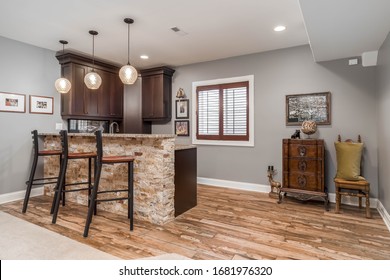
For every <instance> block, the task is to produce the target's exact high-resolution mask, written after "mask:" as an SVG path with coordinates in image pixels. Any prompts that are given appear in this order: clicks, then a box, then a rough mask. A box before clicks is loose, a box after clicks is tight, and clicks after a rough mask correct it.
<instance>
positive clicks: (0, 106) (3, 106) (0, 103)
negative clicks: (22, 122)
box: [0, 92, 26, 113]
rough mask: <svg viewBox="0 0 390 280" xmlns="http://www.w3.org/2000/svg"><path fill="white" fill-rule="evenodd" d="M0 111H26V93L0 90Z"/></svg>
mask: <svg viewBox="0 0 390 280" xmlns="http://www.w3.org/2000/svg"><path fill="white" fill-rule="evenodd" d="M0 112H14V113H25V112H26V95H25V94H18V93H9V92H0Z"/></svg>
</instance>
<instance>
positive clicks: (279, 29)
mask: <svg viewBox="0 0 390 280" xmlns="http://www.w3.org/2000/svg"><path fill="white" fill-rule="evenodd" d="M284 30H286V26H284V25H278V26H276V27H275V28H274V31H276V32H280V31H284Z"/></svg>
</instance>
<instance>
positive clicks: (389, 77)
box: [377, 33, 390, 213]
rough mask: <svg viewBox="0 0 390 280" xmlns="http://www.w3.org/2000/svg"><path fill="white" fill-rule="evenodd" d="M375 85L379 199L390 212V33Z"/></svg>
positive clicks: (382, 51)
mask: <svg viewBox="0 0 390 280" xmlns="http://www.w3.org/2000/svg"><path fill="white" fill-rule="evenodd" d="M377 85H378V88H377V91H378V104H379V106H378V132H379V133H378V161H379V199H380V201H381V202H382V204H383V206H384V207H385V208H386V210H387V212H388V213H390V189H389V186H390V184H389V174H388V172H389V170H390V145H389V143H390V126H389V120H390V110H389V109H390V33H389V34H388V35H387V38H386V40H385V42H384V43H383V45H382V47H381V48H380V50H379V55H378V66H377Z"/></svg>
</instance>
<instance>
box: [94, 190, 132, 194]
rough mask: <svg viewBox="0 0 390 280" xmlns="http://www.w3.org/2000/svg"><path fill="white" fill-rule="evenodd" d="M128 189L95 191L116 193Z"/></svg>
mask: <svg viewBox="0 0 390 280" xmlns="http://www.w3.org/2000/svg"><path fill="white" fill-rule="evenodd" d="M128 191H129V190H128V189H120V190H107V191H98V192H97V193H98V194H100V193H116V192H128Z"/></svg>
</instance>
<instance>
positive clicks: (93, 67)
mask: <svg viewBox="0 0 390 280" xmlns="http://www.w3.org/2000/svg"><path fill="white" fill-rule="evenodd" d="M92 65H93V66H92V71H95V35H92Z"/></svg>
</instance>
